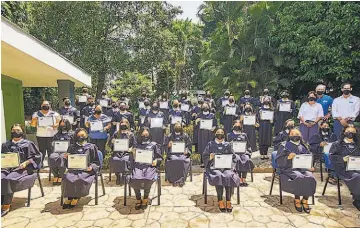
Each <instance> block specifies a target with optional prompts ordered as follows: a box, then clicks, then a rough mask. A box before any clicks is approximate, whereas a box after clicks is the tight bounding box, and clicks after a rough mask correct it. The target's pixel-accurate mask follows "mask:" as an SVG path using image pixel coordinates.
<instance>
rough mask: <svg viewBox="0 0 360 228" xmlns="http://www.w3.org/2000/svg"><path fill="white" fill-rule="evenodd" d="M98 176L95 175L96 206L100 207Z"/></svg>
mask: <svg viewBox="0 0 360 228" xmlns="http://www.w3.org/2000/svg"><path fill="white" fill-rule="evenodd" d="M98 178H99V177H98V174H97V173H96V174H95V205H98V198H99V192H98V191H99V189H98V188H99V186H98V185H99V184H98Z"/></svg>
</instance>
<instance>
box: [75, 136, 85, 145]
mask: <svg viewBox="0 0 360 228" xmlns="http://www.w3.org/2000/svg"><path fill="white" fill-rule="evenodd" d="M86 140H87V138H86V137H84V136H77V139H76V141H78V142H79V143H83V142H85V141H86Z"/></svg>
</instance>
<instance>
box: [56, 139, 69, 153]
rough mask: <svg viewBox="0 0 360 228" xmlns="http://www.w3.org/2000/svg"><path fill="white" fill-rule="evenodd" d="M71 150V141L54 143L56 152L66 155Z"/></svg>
mask: <svg viewBox="0 0 360 228" xmlns="http://www.w3.org/2000/svg"><path fill="white" fill-rule="evenodd" d="M68 148H69V141H54V152H56V153H65V152H67V150H68Z"/></svg>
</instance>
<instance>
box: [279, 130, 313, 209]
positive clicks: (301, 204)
mask: <svg viewBox="0 0 360 228" xmlns="http://www.w3.org/2000/svg"><path fill="white" fill-rule="evenodd" d="M302 154H311V153H310V151H309V148H308V145H307V144H306V143H305V142H304V141H303V139H302V136H301V133H300V131H299V130H298V129H296V128H294V129H291V130H290V132H289V141H287V142H283V143H281V144H280V146H279V150H278V152H277V155H276V160H275V162H276V164H277V165H278V166H279V168H280V171H281V175H280V180H281V185H282V190H283V191H285V192H288V193H292V194H294V195H295V200H294V205H295V209H296V210H297V211H298V212H302V211H303V210H304V211H305V212H306V213H310V208H309V204H308V198H309V196H313V195H314V194H315V190H316V180H315V178H314V176H313V174H312V173H311V172H312V171H314V168H313V167H312V168H310V169H309V170H306V169H294V168H292V162H293V161H292V160H293V158H294V157H295V156H296V155H302ZM310 171H311V172H310ZM300 196H302V197H303V198H302V200H301V201H300Z"/></svg>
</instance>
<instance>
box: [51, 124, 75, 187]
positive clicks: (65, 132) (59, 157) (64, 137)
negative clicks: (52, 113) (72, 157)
mask: <svg viewBox="0 0 360 228" xmlns="http://www.w3.org/2000/svg"><path fill="white" fill-rule="evenodd" d="M73 137H74V132H73V131H72V130H71V125H70V122H69V121H68V120H60V122H59V127H58V132H57V133H56V135H54V137H53V142H52V144H53V145H52V146H53V153H51V155H50V157H49V167H50V169H51V172H52V174H53V175H54V179H53V185H61V181H62V178H63V177H64V173H65V170H66V162H67V161H66V158H65V156H64V154H65V153H66V152H67V148H66V150H64V151H58V152H57V151H55V144H56V143H57V142H56V141H67V142H68V143H69V145H70V144H71V143H72V142H73V139H74V138H73Z"/></svg>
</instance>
